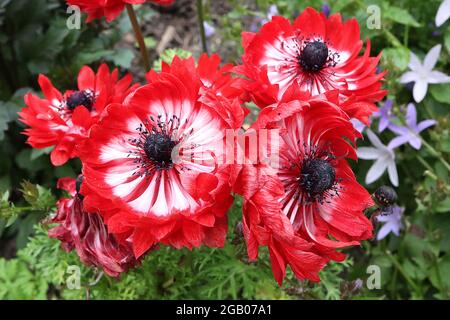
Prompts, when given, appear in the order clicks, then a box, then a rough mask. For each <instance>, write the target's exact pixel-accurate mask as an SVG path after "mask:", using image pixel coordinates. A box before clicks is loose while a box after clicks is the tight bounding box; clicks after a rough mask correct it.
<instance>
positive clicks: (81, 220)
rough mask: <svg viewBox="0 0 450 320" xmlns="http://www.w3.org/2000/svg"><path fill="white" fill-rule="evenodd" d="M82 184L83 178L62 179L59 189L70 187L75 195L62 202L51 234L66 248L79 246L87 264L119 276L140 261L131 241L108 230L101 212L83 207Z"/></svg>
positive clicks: (70, 249) (81, 257) (58, 205)
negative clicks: (92, 211)
mask: <svg viewBox="0 0 450 320" xmlns="http://www.w3.org/2000/svg"><path fill="white" fill-rule="evenodd" d="M80 183H81V180H77V181H76V180H75V179H72V178H62V179H59V180H58V188H60V189H63V190H66V191H67V192H68V193H69V194H70V196H71V197H70V198H61V199H60V200H59V201H58V203H57V212H56V216H55V217H54V218H53V220H52V223H56V224H57V226H56V227H53V228H52V229H50V230H49V231H48V234H49V236H50V237H52V238H56V239H58V240H60V241H61V246H62V248H63V249H64V250H65V251H67V252H70V251H72V250H74V249H75V251H76V252H77V254H78V256H79V257H80V260H81V261H82V262H83V263H84V264H86V265H88V266H95V267H98V268H101V269H103V271H104V272H105V273H106V274H108V275H109V276H112V277H117V276H119V275H120V274H121V273H123V272H126V271H128V269H129V268H132V267H134V266H135V265H136V264H137V263H138V260H136V259H135V257H134V255H133V251H132V250H131V246H130V245H129V244H128V243H126V242H121V241H120V240H119V239H117V238H116V237H115V236H114V235H112V234H109V233H108V230H107V228H106V225H105V223H104V222H103V218H102V216H101V215H100V214H98V213H89V212H86V211H85V210H84V209H83V198H82V196H81V195H80V194H79V193H78V192H77V189H79V185H80Z"/></svg>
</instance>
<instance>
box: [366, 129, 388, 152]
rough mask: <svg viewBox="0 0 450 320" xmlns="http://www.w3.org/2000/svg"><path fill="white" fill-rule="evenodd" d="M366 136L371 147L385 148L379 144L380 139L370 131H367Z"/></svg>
mask: <svg viewBox="0 0 450 320" xmlns="http://www.w3.org/2000/svg"><path fill="white" fill-rule="evenodd" d="M367 136H368V137H369V140H370V142H371V143H372V145H373V146H374V147H375V148H377V149H384V148H386V147H385V145H384V144H382V143H381V141H380V139H379V138H378V137H377V135H376V134H375V133H373V131H372V130H370V129H368V130H367Z"/></svg>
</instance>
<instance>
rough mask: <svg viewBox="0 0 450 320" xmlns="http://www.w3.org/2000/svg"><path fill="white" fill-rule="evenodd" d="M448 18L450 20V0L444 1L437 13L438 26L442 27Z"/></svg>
mask: <svg viewBox="0 0 450 320" xmlns="http://www.w3.org/2000/svg"><path fill="white" fill-rule="evenodd" d="M448 18H450V0H444V1H442V3H441V5H440V6H439V9H438V11H437V12H436V19H435V20H436V26H437V27H440V26H441V25H443V24H444V23H445V21H447V20H448Z"/></svg>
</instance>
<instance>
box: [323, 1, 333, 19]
mask: <svg viewBox="0 0 450 320" xmlns="http://www.w3.org/2000/svg"><path fill="white" fill-rule="evenodd" d="M322 12H323V13H324V14H325V15H326V16H327V17H329V16H330V13H331V8H330V6H329V4H328V3H324V4H323V5H322Z"/></svg>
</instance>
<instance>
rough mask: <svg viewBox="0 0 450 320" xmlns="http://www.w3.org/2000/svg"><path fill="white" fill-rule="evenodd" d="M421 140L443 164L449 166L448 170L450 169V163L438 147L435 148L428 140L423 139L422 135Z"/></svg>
mask: <svg viewBox="0 0 450 320" xmlns="http://www.w3.org/2000/svg"><path fill="white" fill-rule="evenodd" d="M420 140H421V141H422V143H423V145H424V146H425V147H426V148H427V149H428V150H429V151H430V152H431V153H432V154H433V155H434V156H436V157H437V158H438V159H439V160H440V161H441V162H442V164H443V165H444V166H445V167H446V168H447V170H448V171H450V164H449V163H448V162H447V161H446V160H445V159H444V158H443V157H442V155H441V154H440V153H439V152H438V151H437V150H436V149H434V148H433V147H432V146H431V145H430V144H429V143H428V142H426V141H425V140H424V139H422V137H420Z"/></svg>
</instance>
